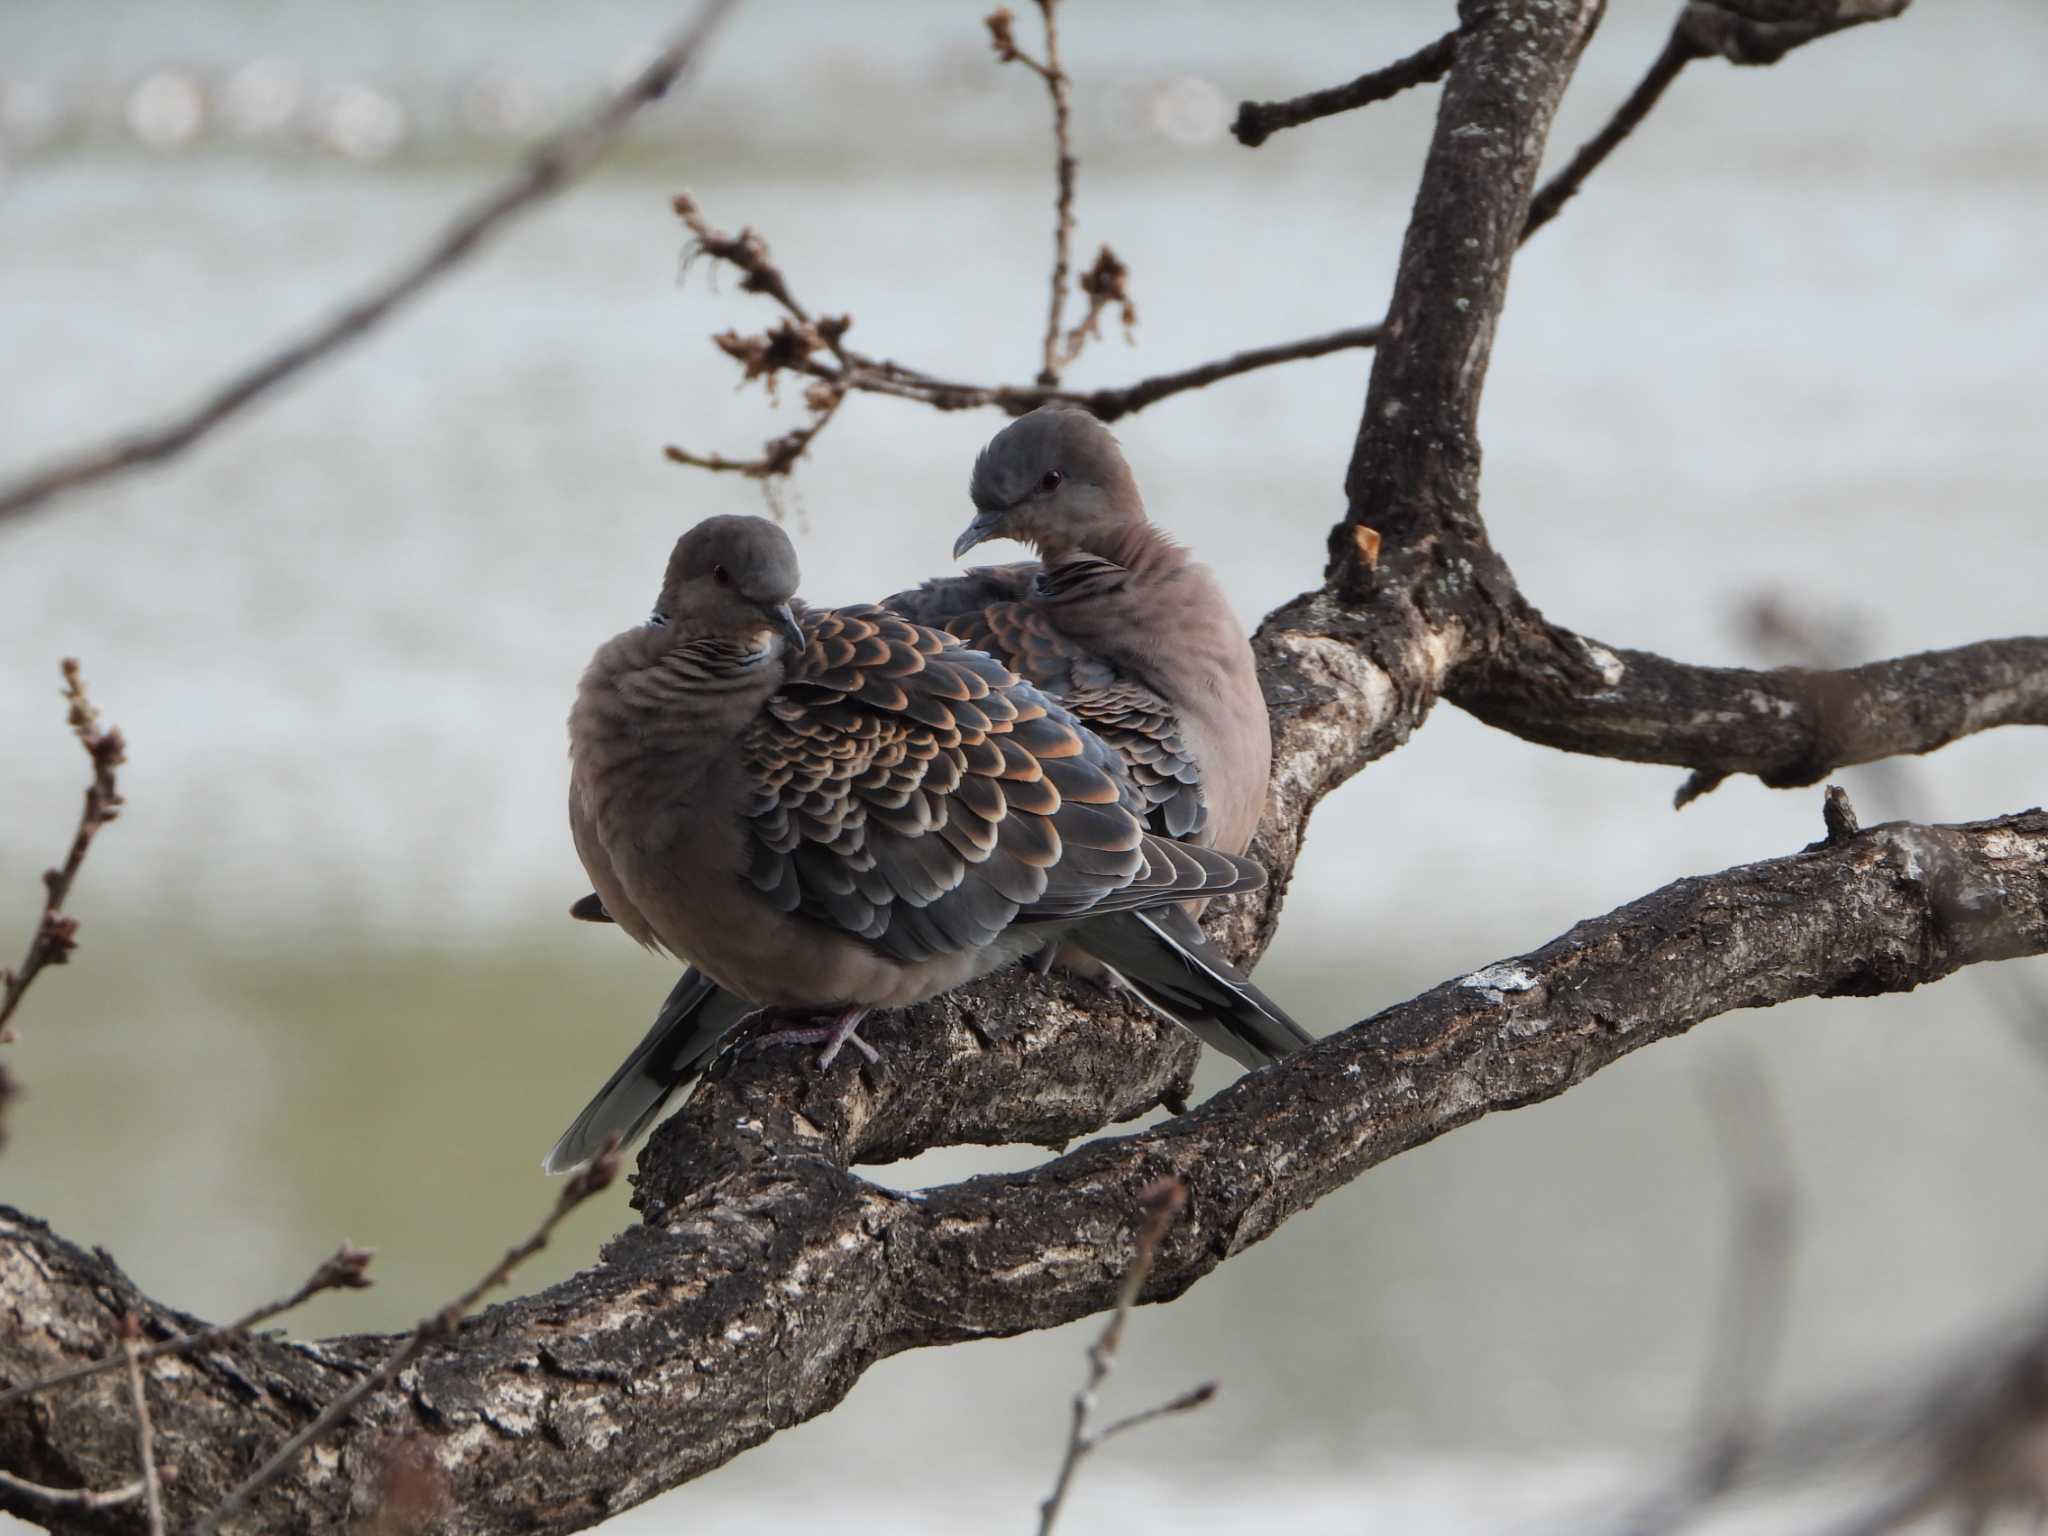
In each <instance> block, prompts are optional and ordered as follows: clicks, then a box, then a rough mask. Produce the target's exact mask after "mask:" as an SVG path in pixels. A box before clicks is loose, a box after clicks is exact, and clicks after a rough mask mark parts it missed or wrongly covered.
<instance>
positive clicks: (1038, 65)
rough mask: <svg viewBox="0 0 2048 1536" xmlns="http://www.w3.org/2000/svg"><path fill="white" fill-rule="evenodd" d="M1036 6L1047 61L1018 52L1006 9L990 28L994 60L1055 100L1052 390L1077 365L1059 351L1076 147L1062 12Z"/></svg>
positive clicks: (1047, 379)
mask: <svg viewBox="0 0 2048 1536" xmlns="http://www.w3.org/2000/svg"><path fill="white" fill-rule="evenodd" d="M1035 3H1036V4H1037V6H1038V14H1039V15H1040V16H1041V17H1043V18H1044V20H1045V58H1044V59H1043V60H1039V59H1034V58H1033V57H1032V56H1031V55H1030V54H1028V53H1026V52H1025V51H1024V50H1023V49H1022V48H1020V47H1018V46H1017V36H1016V33H1015V31H1014V30H1013V27H1014V24H1015V20H1016V18H1014V17H1013V16H1012V15H1011V14H1010V12H1009V11H1008V10H1007V9H1001V10H997V11H994V12H992V13H990V15H989V17H988V21H987V26H988V35H989V41H990V42H991V43H992V44H994V46H995V50H996V57H997V58H998V59H999V60H1001V61H1002V62H1003V63H1005V64H1022V65H1024V66H1025V67H1026V68H1027V69H1029V70H1031V72H1032V73H1033V74H1035V75H1037V76H1038V78H1039V79H1041V80H1043V81H1044V82H1045V89H1046V94H1047V95H1049V96H1051V97H1052V140H1053V149H1054V151H1055V155H1056V160H1055V165H1054V170H1055V176H1056V183H1057V189H1058V190H1057V192H1056V194H1055V196H1054V198H1053V226H1052V301H1051V303H1050V305H1049V306H1048V307H1047V310H1046V316H1045V354H1044V356H1045V360H1044V363H1043V364H1042V365H1041V366H1040V368H1039V370H1038V382H1039V383H1041V384H1044V385H1047V386H1048V387H1050V386H1051V385H1054V384H1057V383H1059V381H1060V369H1061V368H1062V367H1064V366H1065V365H1066V363H1068V362H1071V361H1072V360H1073V359H1072V357H1071V355H1063V354H1062V352H1061V350H1060V324H1061V318H1062V316H1063V315H1064V314H1065V313H1066V306H1067V273H1068V272H1069V271H1070V270H1071V269H1072V266H1073V246H1074V143H1073V133H1072V127H1071V123H1070V121H1069V119H1070V117H1071V115H1072V112H1071V109H1072V100H1071V97H1072V83H1071V82H1070V81H1069V80H1068V79H1067V72H1066V70H1065V69H1063V68H1062V67H1061V65H1060V33H1059V22H1058V19H1057V17H1056V16H1055V14H1054V13H1055V12H1056V11H1057V10H1058V8H1059V0H1035ZM1076 334H1078V331H1077V333H1076ZM1073 350H1074V351H1075V352H1079V351H1080V347H1079V345H1078V344H1076V345H1075V346H1074V349H1073Z"/></svg>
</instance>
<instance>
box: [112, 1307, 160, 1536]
mask: <svg viewBox="0 0 2048 1536" xmlns="http://www.w3.org/2000/svg"><path fill="white" fill-rule="evenodd" d="M141 1339H142V1319H141V1318H139V1317H137V1316H136V1315H135V1314H134V1313H133V1312H130V1313H129V1314H128V1315H127V1316H125V1317H123V1318H122V1319H121V1357H122V1359H124V1360H126V1361H127V1362H128V1400H129V1402H130V1403H132V1404H133V1405H134V1408H135V1459H136V1462H137V1463H138V1464H139V1465H140V1466H141V1468H142V1504H143V1509H144V1511H145V1513H146V1514H147V1515H148V1518H149V1536H164V1490H163V1484H162V1483H160V1482H158V1481H157V1475H156V1427H155V1426H154V1425H153V1424H151V1423H150V1421H149V1394H148V1393H147V1392H146V1391H144V1390H143V1383H142V1350H141V1348H140V1347H139V1346H140V1343H141Z"/></svg>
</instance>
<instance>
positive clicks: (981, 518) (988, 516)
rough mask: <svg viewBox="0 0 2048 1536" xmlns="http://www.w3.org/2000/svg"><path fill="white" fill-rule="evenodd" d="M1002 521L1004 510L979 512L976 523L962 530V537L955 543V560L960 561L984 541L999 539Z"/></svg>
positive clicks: (996, 509)
mask: <svg viewBox="0 0 2048 1536" xmlns="http://www.w3.org/2000/svg"><path fill="white" fill-rule="evenodd" d="M1002 521H1003V510H1002V508H1000V507H992V508H990V509H989V510H987V511H985V512H977V513H976V514H975V515H974V521H973V522H971V523H969V524H968V525H967V526H966V527H965V528H963V529H961V530H960V537H959V538H957V539H955V540H954V541H953V558H954V559H955V560H958V559H959V558H960V557H961V556H962V555H964V554H966V553H967V551H969V550H970V549H972V548H974V546H975V545H977V544H979V543H981V541H982V540H984V539H993V538H997V537H999V536H1000V525H1001V523H1002Z"/></svg>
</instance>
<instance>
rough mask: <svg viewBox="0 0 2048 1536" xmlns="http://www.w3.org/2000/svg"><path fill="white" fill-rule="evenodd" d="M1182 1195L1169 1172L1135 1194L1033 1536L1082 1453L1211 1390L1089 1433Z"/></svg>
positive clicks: (1069, 1482) (1041, 1531) (1197, 1390)
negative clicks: (1131, 1220) (1118, 1276)
mask: <svg viewBox="0 0 2048 1536" xmlns="http://www.w3.org/2000/svg"><path fill="white" fill-rule="evenodd" d="M1187 1200H1188V1187H1187V1184H1186V1182H1185V1181H1184V1180H1182V1179H1180V1178H1177V1177H1175V1176H1173V1175H1168V1176H1167V1177H1165V1178H1163V1179H1159V1180H1156V1181H1155V1182H1154V1183H1152V1184H1151V1185H1149V1186H1148V1187H1147V1188H1146V1189H1144V1190H1143V1191H1141V1192H1140V1194H1139V1196H1138V1208H1139V1210H1140V1212H1141V1213H1142V1214H1143V1218H1144V1219H1143V1221H1142V1223H1141V1224H1140V1225H1139V1228H1138V1251H1137V1253H1136V1254H1135V1255H1134V1256H1133V1257H1132V1259H1131V1267H1130V1268H1129V1269H1127V1270H1125V1271H1124V1277H1123V1281H1122V1283H1121V1284H1120V1285H1119V1286H1118V1287H1117V1293H1116V1308H1115V1310H1113V1311H1112V1312H1111V1313H1110V1314H1109V1321H1108V1322H1107V1323H1105V1324H1103V1327H1102V1333H1101V1334H1100V1336H1098V1337H1097V1339H1096V1340H1095V1342H1094V1343H1093V1344H1091V1345H1089V1346H1088V1379H1087V1380H1086V1381H1085V1382H1084V1383H1083V1384H1082V1387H1081V1390H1080V1391H1078V1392H1076V1393H1075V1394H1074V1408H1073V1418H1072V1421H1071V1424H1070V1426H1069V1428H1068V1430H1067V1448H1066V1452H1065V1454H1064V1455H1062V1456H1061V1458H1060V1470H1059V1476H1058V1477H1057V1478H1056V1479H1055V1480H1054V1482H1053V1486H1052V1492H1051V1493H1050V1494H1048V1495H1047V1496H1046V1499H1045V1502H1044V1503H1043V1504H1041V1505H1039V1507H1038V1536H1050V1533H1051V1531H1052V1528H1053V1526H1054V1524H1055V1523H1056V1522H1057V1521H1058V1520H1059V1517H1060V1510H1061V1509H1062V1508H1063V1507H1064V1506H1065V1504H1066V1501H1067V1490H1068V1489H1069V1488H1070V1487H1072V1486H1073V1481H1074V1473H1075V1471H1076V1470H1077V1469H1078V1468H1079V1467H1080V1465H1081V1462H1082V1460H1083V1458H1085V1457H1086V1456H1087V1455H1088V1454H1089V1453H1090V1452H1092V1451H1093V1450H1094V1449H1095V1448H1096V1447H1097V1446H1099V1445H1101V1444H1102V1442H1103V1441H1105V1440H1108V1439H1110V1438H1111V1437H1112V1436H1115V1435H1120V1434H1122V1433H1123V1432H1124V1431H1125V1430H1127V1429H1136V1428H1137V1427H1138V1426H1139V1425H1140V1424H1149V1423H1151V1422H1152V1421H1153V1420H1154V1419H1161V1418H1164V1417H1166V1416H1167V1415H1168V1414H1170V1413H1186V1412H1188V1411H1189V1410H1190V1409H1194V1408H1199V1407H1201V1406H1202V1405H1203V1404H1204V1403H1206V1402H1208V1401H1209V1400H1210V1399H1211V1398H1213V1397H1214V1396H1215V1395H1216V1383H1215V1382H1213V1381H1205V1382H1203V1383H1202V1384H1201V1385H1200V1386H1198V1387H1194V1388H1192V1389H1190V1390H1189V1391H1186V1392H1183V1393H1181V1395H1180V1396H1178V1397H1176V1398H1173V1399H1171V1400H1169V1401H1167V1402H1164V1403H1160V1404H1158V1405H1157V1406H1155V1407H1151V1408H1147V1409H1145V1410H1144V1411H1143V1412H1141V1413H1134V1414H1131V1415H1130V1416H1129V1417H1128V1418H1122V1419H1118V1420H1117V1421H1116V1422H1115V1423H1113V1424H1111V1425H1110V1426H1109V1427H1108V1428H1106V1429H1103V1430H1099V1431H1097V1432H1095V1433H1093V1434H1090V1433H1089V1430H1088V1421H1089V1419H1090V1418H1091V1417H1092V1416H1093V1414H1094V1412H1095V1398H1096V1394H1097V1393H1098V1392H1099V1391H1100V1390H1101V1388H1102V1384H1103V1383H1104V1382H1105V1381H1107V1380H1108V1379H1109V1373H1110V1371H1111V1370H1112V1369H1113V1368H1114V1366H1115V1364H1116V1351H1117V1346H1118V1345H1119V1344H1121V1343H1122V1342H1123V1336H1124V1322H1125V1320H1126V1319H1128V1318H1129V1317H1130V1315H1131V1308H1132V1307H1133V1306H1134V1305H1136V1304H1137V1300H1138V1293H1139V1292H1140V1291H1142V1290H1143V1289H1144V1288H1145V1281H1146V1278H1147V1277H1148V1276H1150V1275H1151V1273H1152V1261H1153V1260H1154V1259H1155V1258H1157V1257H1158V1254H1159V1245H1160V1243H1162V1242H1163V1241H1165V1238H1166V1234H1167V1232H1168V1230H1169V1229H1170V1228H1171V1227H1172V1226H1173V1221H1174V1218H1175V1217H1176V1216H1178V1215H1179V1214H1180V1212H1181V1208H1182V1207H1183V1206H1185V1205H1186V1204H1187Z"/></svg>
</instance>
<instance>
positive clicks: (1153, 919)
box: [1070, 907, 1316, 1067]
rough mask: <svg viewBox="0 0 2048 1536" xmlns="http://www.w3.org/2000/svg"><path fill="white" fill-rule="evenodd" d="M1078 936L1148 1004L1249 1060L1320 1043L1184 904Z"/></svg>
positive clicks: (1112, 920) (1107, 922) (1259, 1062)
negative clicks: (1234, 962) (1197, 922)
mask: <svg viewBox="0 0 2048 1536" xmlns="http://www.w3.org/2000/svg"><path fill="white" fill-rule="evenodd" d="M1070 942H1072V943H1074V944H1077V945H1079V946H1080V947H1081V948H1084V949H1086V950H1087V951H1088V953H1090V954H1091V955H1093V956H1095V958H1096V959H1098V960H1100V961H1101V962H1102V963H1103V964H1104V965H1107V966H1108V967H1109V968H1110V969H1111V970H1113V971H1115V972H1116V973H1117V975H1118V976H1119V977H1121V978H1122V979H1123V981H1124V983H1125V985H1127V986H1128V987H1130V989H1131V990H1132V991H1133V992H1135V993H1137V994H1138V996H1139V997H1140V998H1141V999H1143V1001H1144V1002H1145V1003H1146V1004H1147V1005H1149V1006H1150V1007H1152V1008H1155V1009H1157V1010H1158V1011H1159V1012H1161V1013H1164V1014H1166V1015H1167V1016H1169V1017H1170V1018H1173V1019H1175V1020H1177V1021H1179V1022H1180V1023H1182V1024H1185V1025H1186V1026H1187V1027H1188V1028H1189V1029H1191V1030H1193V1031H1194V1032H1195V1033H1196V1034H1197V1035H1199V1036H1200V1037H1201V1039H1202V1041H1203V1043H1205V1044H1207V1045H1211V1046H1214V1047H1215V1048H1216V1049H1217V1050H1219V1051H1221V1052H1223V1054H1224V1055H1226V1056H1228V1057H1230V1058H1231V1060H1233V1061H1236V1062H1238V1063H1240V1064H1241V1065H1243V1066H1246V1067H1262V1066H1264V1065H1266V1063H1268V1062H1270V1061H1275V1060H1277V1059H1278V1058H1280V1057H1282V1056H1287V1055H1291V1054H1292V1053H1293V1052H1295V1051H1298V1050H1300V1049H1301V1048H1302V1047H1303V1046H1305V1045H1313V1044H1314V1043H1315V1039H1316V1037H1315V1036H1314V1035H1312V1034H1310V1033H1309V1032H1308V1031H1307V1030H1305V1029H1303V1028H1302V1027H1301V1025H1299V1024H1297V1023H1296V1022H1295V1021H1294V1020H1293V1019H1292V1018H1290V1017H1289V1016H1288V1014H1287V1011H1286V1010H1285V1009H1284V1008H1282V1007H1281V1006H1280V1005H1279V1004H1278V1003H1276V1002H1274V1001H1273V999H1271V998H1270V997H1268V996H1266V994H1265V993H1263V992H1261V991H1260V990H1259V989H1258V988H1257V987H1255V986H1253V985H1252V984H1251V982H1250V980H1248V979H1247V978H1246V977H1245V975H1244V973H1243V972H1241V971H1239V970H1238V969H1237V967H1235V966H1234V965H1232V964H1231V963H1230V962H1229V961H1228V960H1226V959H1224V957H1223V953H1222V951H1221V950H1219V949H1217V947H1216V946H1215V945H1214V944H1211V943H1210V942H1209V941H1208V939H1206V938H1205V937H1203V935H1202V930H1201V929H1199V928H1197V927H1196V926H1195V922H1194V919H1193V918H1191V917H1189V916H1188V915H1187V913H1186V912H1184V911H1182V910H1181V909H1180V908H1179V907H1165V908H1156V909H1154V910H1151V911H1145V912H1120V913H1117V914H1116V915H1114V916H1110V917H1101V918H1097V919H1095V920H1094V921H1092V922H1089V923H1087V924H1085V925H1084V926H1082V927H1081V928H1079V929H1078V930H1076V931H1075V932H1074V933H1073V934H1072V935H1071V936H1070Z"/></svg>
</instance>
